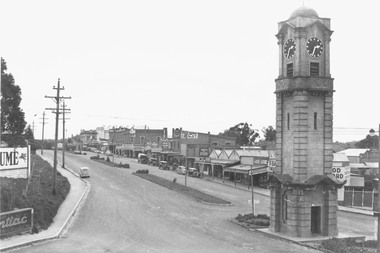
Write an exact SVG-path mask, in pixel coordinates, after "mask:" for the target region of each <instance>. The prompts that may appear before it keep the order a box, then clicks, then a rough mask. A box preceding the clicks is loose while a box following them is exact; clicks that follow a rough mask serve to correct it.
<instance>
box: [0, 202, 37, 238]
mask: <svg viewBox="0 0 380 253" xmlns="http://www.w3.org/2000/svg"><path fill="white" fill-rule="evenodd" d="M32 227H33V209H32V208H25V209H20V210H16V211H11V212H5V213H0V236H4V235H11V234H18V233H21V232H27V231H28V232H31V231H32Z"/></svg>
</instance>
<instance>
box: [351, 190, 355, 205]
mask: <svg viewBox="0 0 380 253" xmlns="http://www.w3.org/2000/svg"><path fill="white" fill-rule="evenodd" d="M354 198H355V190H354V189H352V200H351V206H354Z"/></svg>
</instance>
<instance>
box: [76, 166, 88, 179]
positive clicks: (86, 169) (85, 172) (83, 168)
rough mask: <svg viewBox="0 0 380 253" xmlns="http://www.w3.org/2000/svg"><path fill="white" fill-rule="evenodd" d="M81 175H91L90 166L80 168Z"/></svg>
mask: <svg viewBox="0 0 380 253" xmlns="http://www.w3.org/2000/svg"><path fill="white" fill-rule="evenodd" d="M79 176H80V177H90V169H89V168H88V167H81V168H80V169H79Z"/></svg>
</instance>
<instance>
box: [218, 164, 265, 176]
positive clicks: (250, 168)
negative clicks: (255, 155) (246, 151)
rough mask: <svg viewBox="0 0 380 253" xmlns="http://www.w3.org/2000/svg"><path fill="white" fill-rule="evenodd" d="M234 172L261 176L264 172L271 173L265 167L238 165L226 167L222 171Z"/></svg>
mask: <svg viewBox="0 0 380 253" xmlns="http://www.w3.org/2000/svg"><path fill="white" fill-rule="evenodd" d="M226 171H227V172H236V173H241V174H245V175H248V174H249V172H250V171H252V175H257V174H262V173H266V172H271V171H272V170H271V169H270V168H269V167H268V166H267V165H246V164H239V165H236V166H232V167H227V168H224V169H223V172H226Z"/></svg>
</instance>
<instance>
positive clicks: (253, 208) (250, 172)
mask: <svg viewBox="0 0 380 253" xmlns="http://www.w3.org/2000/svg"><path fill="white" fill-rule="evenodd" d="M249 175H250V176H251V192H252V215H255V197H254V195H253V171H252V165H251V170H250V171H249Z"/></svg>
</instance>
